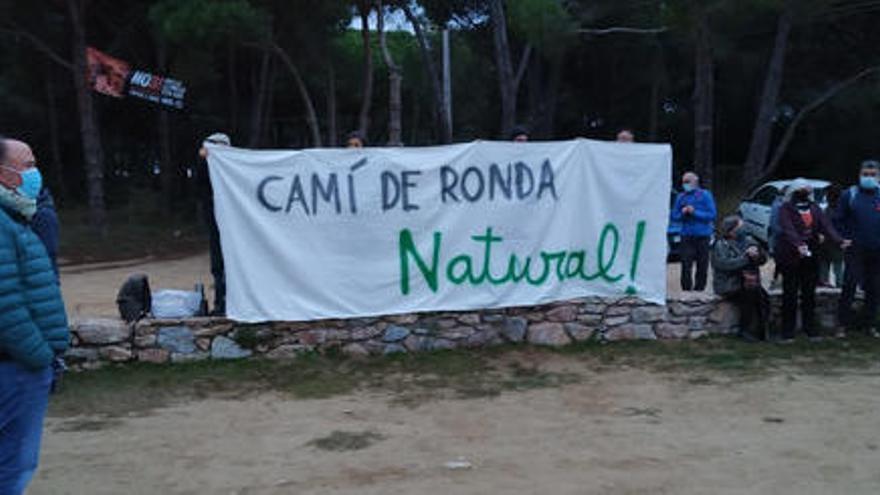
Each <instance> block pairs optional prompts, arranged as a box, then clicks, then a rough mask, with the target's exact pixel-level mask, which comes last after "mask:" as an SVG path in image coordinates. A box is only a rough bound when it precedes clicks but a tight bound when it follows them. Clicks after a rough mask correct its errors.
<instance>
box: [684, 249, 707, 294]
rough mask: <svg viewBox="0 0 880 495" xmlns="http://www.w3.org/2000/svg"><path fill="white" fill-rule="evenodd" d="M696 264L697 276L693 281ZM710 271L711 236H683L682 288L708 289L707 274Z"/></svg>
mask: <svg viewBox="0 0 880 495" xmlns="http://www.w3.org/2000/svg"><path fill="white" fill-rule="evenodd" d="M694 264H696V265H697V277H696V280H695V281H694V282H691V280H692V279H691V277H692V276H693V269H694ZM708 273H709V238H708V237H682V238H681V289H682V290H695V291H697V292H702V291H703V290H705V289H706V276H707V275H708Z"/></svg>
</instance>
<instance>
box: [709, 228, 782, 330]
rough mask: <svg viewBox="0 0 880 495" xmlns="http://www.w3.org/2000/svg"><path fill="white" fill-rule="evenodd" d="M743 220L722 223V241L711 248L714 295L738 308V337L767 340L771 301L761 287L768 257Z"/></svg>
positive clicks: (718, 240)
mask: <svg viewBox="0 0 880 495" xmlns="http://www.w3.org/2000/svg"><path fill="white" fill-rule="evenodd" d="M742 226H743V221H742V219H741V218H740V217H738V216H736V215H733V216H729V217H727V218H725V219H724V220H723V221H722V222H721V238H720V239H717V240H716V241H715V244H714V245H713V246H712V269H713V270H714V275H715V276H714V277H712V285H713V288H714V289H715V294H717V295H719V296H722V297H726V298H728V299H729V300H730V301H732V302H733V303H734V304H736V305H737V307H738V308H739V314H740V323H739V335H740V337H742V338H743V339H744V340H747V341H755V340H762V339H766V338H767V320H768V315H769V314H770V299H769V297H768V295H767V291H765V290H764V288H763V287H762V286H761V265H763V264H764V263H766V262H767V254H766V253H764V251H763V250H762V249H761V247H760V246H759V245H758V243H757V241H755V239H753V238H751V237H749V236H747V235H746V234H745V232H744V231H743V229H742Z"/></svg>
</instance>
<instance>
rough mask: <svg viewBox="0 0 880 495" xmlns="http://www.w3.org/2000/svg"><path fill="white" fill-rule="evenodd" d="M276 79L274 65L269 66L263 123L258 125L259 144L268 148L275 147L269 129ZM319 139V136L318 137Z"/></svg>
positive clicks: (272, 112)
mask: <svg viewBox="0 0 880 495" xmlns="http://www.w3.org/2000/svg"><path fill="white" fill-rule="evenodd" d="M277 77H278V69H277V67H276V66H275V64H270V65H269V78H268V79H267V83H266V84H267V87H266V105H265V109H264V110H263V121H262V123H261V124H260V143H261V144H263V145H267V144H268V145H269V146H270V147H275V142H274V141H272V135H271V132H270V131H271V129H272V117H273V115H274V112H275V80H276V79H277ZM319 138H320V135H319Z"/></svg>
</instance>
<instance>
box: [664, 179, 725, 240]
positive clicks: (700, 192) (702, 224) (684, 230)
mask: <svg viewBox="0 0 880 495" xmlns="http://www.w3.org/2000/svg"><path fill="white" fill-rule="evenodd" d="M685 206H693V207H694V212H693V213H692V214H690V215H684V214H682V212H681V209H682V208H684V207H685ZM716 214H717V213H716V211H715V198H713V197H712V193H710V192H709V191H707V190H705V189H700V188H697V189H694V190H693V191H690V192H682V193H678V197H677V198H675V205H674V206H673V207H672V212H671V216H672V221H673V222H681V235H682V236H683V237H710V236H711V235H712V232H713V231H714V230H715V216H716Z"/></svg>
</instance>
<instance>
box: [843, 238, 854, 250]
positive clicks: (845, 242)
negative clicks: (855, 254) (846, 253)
mask: <svg viewBox="0 0 880 495" xmlns="http://www.w3.org/2000/svg"><path fill="white" fill-rule="evenodd" d="M851 247H852V239H844V240H843V242H841V243H840V248H841V249H849V248H851Z"/></svg>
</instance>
